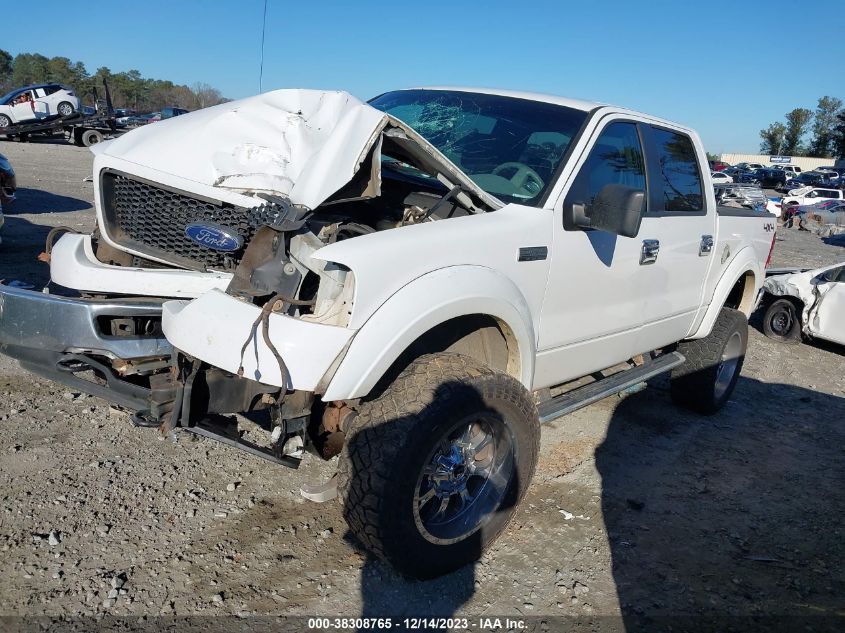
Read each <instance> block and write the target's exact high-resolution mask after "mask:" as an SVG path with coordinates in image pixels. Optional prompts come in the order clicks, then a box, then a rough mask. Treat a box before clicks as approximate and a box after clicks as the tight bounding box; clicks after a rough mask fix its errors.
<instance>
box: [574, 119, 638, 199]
mask: <svg viewBox="0 0 845 633" xmlns="http://www.w3.org/2000/svg"><path fill="white" fill-rule="evenodd" d="M610 184H618V185H625V186H626V187H633V188H635V189H642V190H645V188H646V184H645V163H644V161H643V150H642V146H641V145H640V137H639V134H637V126H636V125H635V124H634V123H627V122H624V123H623V122H621V121H620V122H616V123H611V124H610V125H608V126H607V127H606V128H604V130H603V131H602V133H601V134H600V135H599V137H598V139H597V140H596V143H595V145H593V148H592V149H591V150H590V155H589V156H588V157H587V160H586V162H585V163H584V165H583V166H582V167H581V171H580V172H578V177H577V178H576V179H575V182H574V183H573V185H572V189H571V190H570V192H569V195H568V196H567V199H568V202H570V203H572V202H583V203H584V204H586V205H588V206H589V205H591V204H592V203H593V201H594V200H595V198H596V195H598V193H599V191H601V189H602V187H604V186H605V185H610Z"/></svg>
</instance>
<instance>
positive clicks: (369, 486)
mask: <svg viewBox="0 0 845 633" xmlns="http://www.w3.org/2000/svg"><path fill="white" fill-rule="evenodd" d="M539 438H540V429H539V421H538V416H537V409H536V407H535V406H534V402H533V400H532V398H531V396H530V394H529V393H528V391H527V390H526V389H525V388H524V387H523V386H522V385H521V384H520V383H519V382H518V381H516V380H515V379H514V378H512V377H510V376H507V375H505V374H502V373H499V372H496V371H493V370H491V369H489V368H488V367H486V366H484V365H481V364H480V363H478V362H477V361H475V360H474V359H472V358H469V357H467V356H462V355H459V354H450V353H441V354H432V355H428V356H423V357H421V358H419V359H417V360H416V361H414V362H413V363H412V364H411V365H409V366H408V367H407V369H405V370H404V371H403V372H402V373H401V374H400V375H399V376H398V377H397V378H396V380H395V381H394V382H393V384H391V385H390V386H389V387H388V388H387V390H386V391H385V392H384V393H383V394H382V395H381V396H380V397H379V398H377V399H375V400H372V401H369V402H365V403H364V404H362V406H361V408H360V410H359V413H358V416H357V418H355V420H354V422H353V423H352V425H351V428H350V429H348V431H347V440H346V444H345V446H344V448H343V452H342V453H341V459H340V464H339V472H338V489H339V492H340V496H341V499H342V500H343V504H344V508H343V513H344V517H345V518H346V521H347V523H348V524H349V527H350V529H351V531H352V532H353V533H354V535H355V536H356V537H357V538H358V540H359V541H360V542H361V543H362V544H363V545H364V547H365V548H366V549H368V550H369V551H370V552H371V553H372V554H374V555H375V556H377V557H379V558H382V559H384V560H386V561H388V562H389V563H391V564H392V565H393V566H394V567H395V568H396V569H397V570H398V571H399V572H400V573H402V574H405V575H407V576H413V577H417V578H432V577H435V576H439V575H441V574H445V573H448V572H450V571H454V570H456V569H458V568H460V567H462V566H464V565H466V564H467V563H470V562H472V561H475V560H477V559H478V557H479V556H481V553H482V552H483V551H484V550H485V548H487V547H488V546H489V545H490V544H491V543H492V542H493V541H494V540H495V539H496V538H497V537H498V536H499V534H501V532H502V530H504V528H505V526H506V525H507V523H508V521H509V520H510V519H511V517H512V516H513V514H514V512H515V511H516V507H517V505H518V503H519V502H520V500H521V499H522V497H523V496H524V494H525V491H526V490H527V488H528V484H529V482H530V480H531V477H532V476H533V474H534V468H535V466H536V464H537V455H538V451H539Z"/></svg>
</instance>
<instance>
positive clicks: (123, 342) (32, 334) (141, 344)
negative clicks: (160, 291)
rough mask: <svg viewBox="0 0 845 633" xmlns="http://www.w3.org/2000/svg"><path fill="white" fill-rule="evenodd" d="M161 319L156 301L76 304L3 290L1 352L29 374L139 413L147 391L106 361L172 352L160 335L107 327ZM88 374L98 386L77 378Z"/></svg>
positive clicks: (0, 293)
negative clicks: (117, 331)
mask: <svg viewBox="0 0 845 633" xmlns="http://www.w3.org/2000/svg"><path fill="white" fill-rule="evenodd" d="M160 317H161V301H157V300H152V299H150V300H138V299H133V300H115V299H109V300H93V299H77V298H70V297H61V296H56V295H50V294H44V293H40V292H33V291H31V290H23V289H20V288H11V287H9V286H4V285H2V284H0V352H2V353H3V354H5V355H7V356H11V357H13V358H15V359H17V360H18V361H19V362H20V363H21V366H22V367H24V368H25V369H27V370H29V371H32V372H35V373H37V374H40V375H42V376H45V377H47V378H50V379H52V380H56V381H57V382H61V383H63V384H66V385H68V386H70V387H73V388H77V389H79V390H80V391H85V392H86V393H91V394H92V395H96V396H100V397H102V398H104V399H106V400H110V401H112V402H115V403H117V404H120V405H122V406H125V407H127V408H131V409H135V410H140V409H144V408H145V407H146V406H147V396H148V395H149V390H148V389H144V388H142V387H139V386H137V385H135V384H132V383H130V382H127V381H126V380H123V379H122V378H121V377H120V376H119V375H118V374H117V373H116V372H115V371H114V370H113V368H112V366H111V364H110V363H109V362H108V359H112V360H121V361H133V360H142V359H149V358H162V357H169V356H170V355H171V354H172V351H173V348H172V346H171V345H170V343H169V342H168V341H167V339H165V337H164V335H162V334H160V333H157V334H146V335H126V336H115V335H113V334H112V333H111V332H107V331H105V327H107V324H110V323H112V322H113V321H114V320H115V319H117V320H120V321H121V322H123V323H127V322H128V321H130V320H132V319H135V318H138V319H142V320H144V321H146V322H156V321H158V320H159V319H160ZM88 370H95V373H97V374H98V375H99V380H88V379H86V378H84V377H82V376H80V375H79V374H82V373H84V372H87V371H88Z"/></svg>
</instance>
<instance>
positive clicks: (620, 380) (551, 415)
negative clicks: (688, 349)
mask: <svg viewBox="0 0 845 633" xmlns="http://www.w3.org/2000/svg"><path fill="white" fill-rule="evenodd" d="M685 360H686V359H685V358H684V356H683V354H680V353H678V352H671V353H670V354H664V355H663V356H660V357H659V358H656V359H654V360H650V361H648V362H646V363H645V364H643V365H640V366H639V367H633V368H631V369H626V370H623V371H620V372H619V373H618V374H613V375H612V376H608V377H607V378H602V379H601V380H597V381H596V382H591V383H590V384H588V385H584V386H583V387H578V388H577V389H573V390H572V391H568V392H567V393H564V394H561V395H559V396H556V397H554V398H552V399H551V400H547V401H546V402H543V403H542V404H540V405H539V406H538V407H537V409H538V411H539V412H540V422H541V423H543V424H545V423H546V422H551V421H552V420H556V419H557V418H559V417H561V416H564V415H566V414H568V413H572V412H573V411H577V410H578V409H581V408H583V407H586V406H587V405H590V404H593V403H594V402H597V401H599V400H601V399H602V398H606V397H607V396H612V395H614V394H617V393H619V392H620V391H622V390H623V389H627V388H628V387H630V386H632V385H636V384H637V383H640V382H643V381H644V380H648V379H649V378H654V377H655V376H658V375H660V374H663V373H665V372H667V371H669V370H670V369H672V368H674V367H677V366H678V365H680V364H682V363H683V362H684V361H685Z"/></svg>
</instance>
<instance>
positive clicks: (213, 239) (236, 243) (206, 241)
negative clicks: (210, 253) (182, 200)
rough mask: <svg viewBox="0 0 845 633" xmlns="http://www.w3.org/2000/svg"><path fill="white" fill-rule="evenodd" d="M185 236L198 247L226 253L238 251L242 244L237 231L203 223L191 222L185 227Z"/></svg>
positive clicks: (242, 241)
mask: <svg viewBox="0 0 845 633" xmlns="http://www.w3.org/2000/svg"><path fill="white" fill-rule="evenodd" d="M185 235H187V236H188V238H189V239H190V240H192V241H193V242H196V243H197V244H199V245H200V246H205V247H206V248H210V249H212V250H215V251H226V252H227V253H231V252H232V251H236V250H238V249H239V248H240V247H241V246H243V243H244V238H242V237H241V236H240V235H238V233H237V231H235V230H233V229H230V228H227V227H225V226H220V225H219V224H209V223H205V222H191V224H189V225H188V226H186V227H185Z"/></svg>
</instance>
